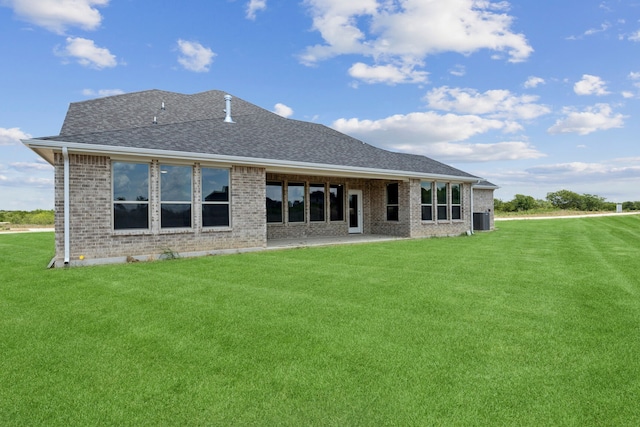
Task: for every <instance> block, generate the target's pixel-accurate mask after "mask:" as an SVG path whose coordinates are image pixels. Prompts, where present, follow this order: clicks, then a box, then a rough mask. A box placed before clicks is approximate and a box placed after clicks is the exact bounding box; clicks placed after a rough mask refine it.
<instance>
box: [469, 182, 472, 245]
mask: <svg viewBox="0 0 640 427" xmlns="http://www.w3.org/2000/svg"><path fill="white" fill-rule="evenodd" d="M469 205H470V208H471V215H469V216H470V217H471V224H470V225H471V226H470V227H469V230H470V231H471V234H473V183H471V201H470V203H469Z"/></svg>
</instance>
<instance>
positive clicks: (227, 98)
mask: <svg viewBox="0 0 640 427" xmlns="http://www.w3.org/2000/svg"><path fill="white" fill-rule="evenodd" d="M224 100H225V101H226V106H225V107H226V108H225V109H224V112H225V113H227V115H226V117H225V118H224V122H225V123H235V122H234V121H233V119H232V118H231V95H225V96H224Z"/></svg>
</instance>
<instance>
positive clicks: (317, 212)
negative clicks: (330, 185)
mask: <svg viewBox="0 0 640 427" xmlns="http://www.w3.org/2000/svg"><path fill="white" fill-rule="evenodd" d="M324 204H325V202H324V184H311V185H309V220H311V221H324V219H325V217H324Z"/></svg>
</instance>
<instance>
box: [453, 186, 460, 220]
mask: <svg viewBox="0 0 640 427" xmlns="http://www.w3.org/2000/svg"><path fill="white" fill-rule="evenodd" d="M461 189H462V185H461V184H451V219H462V204H461V201H462V196H461Z"/></svg>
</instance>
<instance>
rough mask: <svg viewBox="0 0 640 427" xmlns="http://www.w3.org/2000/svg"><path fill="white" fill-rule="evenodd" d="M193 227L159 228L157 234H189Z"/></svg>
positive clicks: (192, 231) (193, 230)
mask: <svg viewBox="0 0 640 427" xmlns="http://www.w3.org/2000/svg"><path fill="white" fill-rule="evenodd" d="M194 232H195V229H193V228H191V227H189V228H161V229H160V231H158V234H189V233H194Z"/></svg>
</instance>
